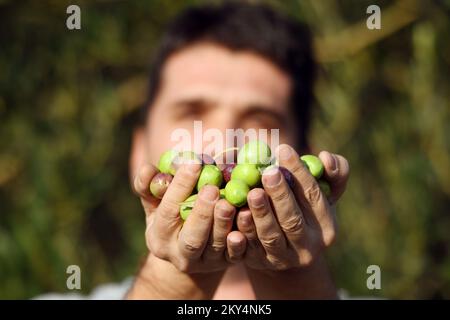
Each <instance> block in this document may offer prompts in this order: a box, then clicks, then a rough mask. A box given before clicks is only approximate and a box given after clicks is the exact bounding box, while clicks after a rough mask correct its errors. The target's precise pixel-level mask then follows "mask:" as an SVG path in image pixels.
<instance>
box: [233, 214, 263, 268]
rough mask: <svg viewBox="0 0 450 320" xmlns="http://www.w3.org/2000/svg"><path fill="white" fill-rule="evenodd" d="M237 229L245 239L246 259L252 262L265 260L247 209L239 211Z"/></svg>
mask: <svg viewBox="0 0 450 320" xmlns="http://www.w3.org/2000/svg"><path fill="white" fill-rule="evenodd" d="M236 220H237V228H238V230H239V231H240V232H242V233H243V234H244V236H245V238H246V239H247V251H246V253H245V256H246V258H248V259H251V260H252V262H256V261H258V260H261V258H265V256H266V251H265V250H264V248H263V247H262V244H261V242H259V239H258V234H257V233H256V226H255V223H254V222H253V217H252V212H251V211H250V209H249V208H244V209H241V210H240V211H239V213H238V215H237V219H236Z"/></svg>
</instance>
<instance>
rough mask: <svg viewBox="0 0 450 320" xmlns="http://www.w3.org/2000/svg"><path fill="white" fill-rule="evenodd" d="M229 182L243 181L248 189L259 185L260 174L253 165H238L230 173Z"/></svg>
mask: <svg viewBox="0 0 450 320" xmlns="http://www.w3.org/2000/svg"><path fill="white" fill-rule="evenodd" d="M231 180H241V181H244V182H245V183H246V184H247V185H248V186H249V187H250V188H254V187H256V186H257V185H259V184H261V172H260V170H259V169H258V168H257V167H256V165H255V164H247V163H241V164H238V165H237V166H236V167H235V168H234V169H233V171H232V172H231Z"/></svg>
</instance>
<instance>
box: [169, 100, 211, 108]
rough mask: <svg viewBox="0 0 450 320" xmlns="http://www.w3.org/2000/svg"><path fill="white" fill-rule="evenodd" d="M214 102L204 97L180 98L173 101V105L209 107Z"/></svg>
mask: <svg viewBox="0 0 450 320" xmlns="http://www.w3.org/2000/svg"><path fill="white" fill-rule="evenodd" d="M214 104H215V102H214V101H213V100H210V99H205V98H182V99H179V100H177V101H175V102H174V104H173V105H174V106H175V107H196V108H211V107H212V106H213V105H214Z"/></svg>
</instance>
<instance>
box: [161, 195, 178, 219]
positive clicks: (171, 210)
mask: <svg viewBox="0 0 450 320" xmlns="http://www.w3.org/2000/svg"><path fill="white" fill-rule="evenodd" d="M160 209H161V210H162V212H164V214H161V215H160V217H166V216H167V214H168V215H169V216H174V215H175V214H178V212H179V211H180V206H179V205H178V204H177V203H175V202H174V201H171V200H169V199H167V201H163V202H161V205H160Z"/></svg>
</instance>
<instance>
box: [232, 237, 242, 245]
mask: <svg viewBox="0 0 450 320" xmlns="http://www.w3.org/2000/svg"><path fill="white" fill-rule="evenodd" d="M230 242H231V243H232V244H234V245H240V244H242V239H234V238H231V237H230Z"/></svg>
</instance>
